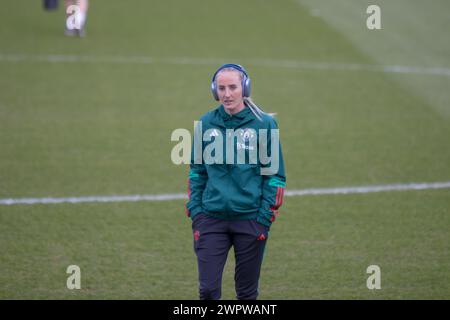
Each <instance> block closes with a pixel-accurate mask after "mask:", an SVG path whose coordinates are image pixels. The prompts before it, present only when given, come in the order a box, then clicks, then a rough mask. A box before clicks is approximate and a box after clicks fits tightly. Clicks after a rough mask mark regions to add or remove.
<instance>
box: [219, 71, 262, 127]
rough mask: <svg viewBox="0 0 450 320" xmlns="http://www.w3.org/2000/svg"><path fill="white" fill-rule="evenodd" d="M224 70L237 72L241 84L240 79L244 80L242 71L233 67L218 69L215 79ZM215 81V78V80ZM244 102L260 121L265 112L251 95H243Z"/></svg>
mask: <svg viewBox="0 0 450 320" xmlns="http://www.w3.org/2000/svg"><path fill="white" fill-rule="evenodd" d="M224 71H230V72H231V71H234V72H237V73H239V77H240V79H241V86H242V80H244V73H242V72H241V71H239V70H236V69H235V68H231V67H230V68H224V69H222V70H220V71H219V72H218V73H217V75H216V79H217V77H218V76H219V74H221V73H222V72H224ZM215 81H217V80H215ZM242 90H244V88H242ZM244 104H245V105H246V106H247V107H248V108H249V109H250V110H251V111H252V112H253V114H254V115H255V116H256V117H257V118H258V119H259V120H260V121H262V115H263V114H265V112H264V111H263V110H262V109H261V108H260V107H258V105H257V104H256V103H255V102H254V101H253V100H252V98H251V97H244Z"/></svg>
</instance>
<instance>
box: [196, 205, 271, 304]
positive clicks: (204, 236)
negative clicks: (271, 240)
mask: <svg viewBox="0 0 450 320" xmlns="http://www.w3.org/2000/svg"><path fill="white" fill-rule="evenodd" d="M192 229H193V236H194V251H195V254H196V255H197V262H198V274H199V293H200V299H202V300H211V299H220V297H221V293H222V274H223V269H224V266H225V262H226V260H227V256H228V251H229V250H230V248H231V246H233V247H234V252H235V259H236V269H235V276H234V279H235V288H236V297H237V299H239V300H255V299H256V298H257V296H258V281H259V276H260V270H261V264H262V261H263V255H264V248H265V245H266V241H267V238H268V236H269V229H268V228H267V227H265V226H263V225H261V224H260V223H258V222H256V220H232V221H230V220H223V219H219V218H215V217H211V216H208V215H206V214H203V213H200V214H198V216H196V217H194V221H193V223H192Z"/></svg>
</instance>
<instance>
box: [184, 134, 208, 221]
mask: <svg viewBox="0 0 450 320" xmlns="http://www.w3.org/2000/svg"><path fill="white" fill-rule="evenodd" d="M196 131H197V130H196ZM197 133H198V132H197ZM195 134H196V133H194V135H195ZM194 141H195V136H194ZM200 143H201V139H200ZM194 148H195V145H194V143H192V149H191V162H190V170H189V177H188V202H187V203H186V215H187V216H188V217H190V218H191V219H194V216H195V215H197V214H198V213H200V212H202V211H203V209H202V195H203V191H204V190H205V187H206V182H207V181H208V173H207V171H206V167H205V164H204V163H203V161H202V163H195V161H194V156H195V155H194ZM202 151H203V146H202Z"/></svg>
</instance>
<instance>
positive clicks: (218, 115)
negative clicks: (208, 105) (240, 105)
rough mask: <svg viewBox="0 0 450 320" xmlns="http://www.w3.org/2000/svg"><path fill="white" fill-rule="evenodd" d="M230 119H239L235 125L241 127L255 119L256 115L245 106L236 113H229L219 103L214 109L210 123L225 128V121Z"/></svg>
mask: <svg viewBox="0 0 450 320" xmlns="http://www.w3.org/2000/svg"><path fill="white" fill-rule="evenodd" d="M230 119H239V121H240V122H239V125H238V126H237V127H241V126H242V125H244V124H246V123H248V122H250V121H253V120H255V119H256V117H255V115H254V114H253V112H252V111H251V110H250V109H249V108H248V107H247V106H246V107H245V108H244V109H242V110H241V111H239V112H238V113H236V114H233V115H229V114H228V113H227V112H226V111H225V108H224V107H223V105H220V106H219V107H217V108H216V109H215V110H214V117H213V119H212V120H211V123H212V124H215V125H217V126H221V127H223V128H226V126H225V121H228V120H230Z"/></svg>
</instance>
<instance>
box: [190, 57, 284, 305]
mask: <svg viewBox="0 0 450 320" xmlns="http://www.w3.org/2000/svg"><path fill="white" fill-rule="evenodd" d="M250 85H251V83H250V78H249V76H248V74H247V72H246V71H245V69H244V68H243V67H242V66H240V65H236V64H225V65H223V66H221V67H220V68H219V69H218V70H217V71H216V72H215V73H214V76H213V78H212V83H211V90H212V94H213V96H214V98H215V99H216V100H217V101H220V103H221V105H220V106H219V107H217V108H216V109H214V110H211V111H210V112H208V113H206V114H205V115H204V116H202V117H201V119H200V120H201V122H199V124H200V126H199V125H197V128H196V130H195V131H196V134H195V135H194V136H195V140H196V142H198V141H199V140H200V142H198V143H199V144H200V146H201V149H200V151H201V152H198V151H199V150H198V148H196V147H195V143H194V147H193V152H192V157H191V165H190V172H189V192H188V193H189V201H188V203H187V204H186V212H187V215H188V216H190V217H191V219H192V230H193V236H194V251H195V253H196V256H197V261H198V272H199V291H200V299H220V297H221V285H222V273H223V269H224V266H225V262H226V259H227V255H228V251H229V250H230V248H231V246H233V247H234V252H235V258H236V269H235V288H236V295H237V298H238V299H256V298H257V296H258V281H259V275H260V270H261V264H262V260H263V253H264V247H265V245H266V241H267V239H268V236H269V228H270V226H271V224H272V222H273V221H274V220H275V217H276V215H277V214H278V211H277V210H278V208H279V207H280V206H281V204H282V200H283V193H284V188H285V186H286V176H285V173H284V164H283V156H282V154H281V146H280V144H279V141H278V137H279V136H278V126H277V123H276V121H275V119H274V118H273V117H271V116H270V115H268V114H266V113H264V112H263V111H262V110H261V109H260V108H258V106H257V105H255V103H254V102H253V101H252V100H251V98H250V88H251V87H250ZM230 135H231V137H232V139H231V148H230V143H229V142H227V141H228V139H227V138H229V137H230ZM275 140H276V141H275ZM236 141H237V142H236ZM227 144H228V145H227ZM226 145H227V146H226ZM217 146H220V148H218V147H217ZM274 146H275V147H274ZM260 148H262V149H264V150H260ZM194 149H197V152H195V151H194ZM212 149H214V151H213V152H211V150H212ZM255 149H257V152H256V150H255ZM222 152H223V153H222ZM199 153H201V154H200V159H199ZM208 154H210V156H209V159H206V158H208ZM221 154H222V159H220V158H221V157H220V155H221ZM243 154H244V155H245V159H246V162H244V163H243V162H242V157H241V158H240V156H242V155H243ZM255 154H256V155H257V156H255ZM266 155H267V156H266ZM205 157H206V158H205ZM252 157H253V158H252ZM247 159H248V160H247ZM250 159H253V161H252V160H250ZM268 159H270V161H268Z"/></svg>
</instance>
